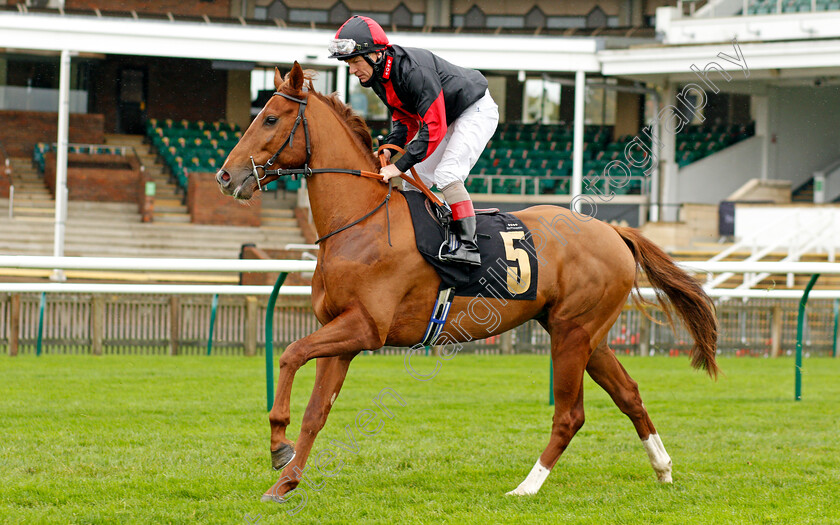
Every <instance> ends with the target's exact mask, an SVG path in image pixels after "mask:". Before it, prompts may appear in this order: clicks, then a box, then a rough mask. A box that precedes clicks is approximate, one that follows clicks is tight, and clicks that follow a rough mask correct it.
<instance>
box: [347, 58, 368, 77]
mask: <svg viewBox="0 0 840 525" xmlns="http://www.w3.org/2000/svg"><path fill="white" fill-rule="evenodd" d="M347 65H348V66H350V74H351V75H356V78H358V79H359V82H367V81H369V80H370V77H371V76H373V68H372V67H371V66H370V64H368V63H367V62H366V61H365V59H364V58H362V57H361V56H354V57H353V58H351V59H350V60H348V61H347Z"/></svg>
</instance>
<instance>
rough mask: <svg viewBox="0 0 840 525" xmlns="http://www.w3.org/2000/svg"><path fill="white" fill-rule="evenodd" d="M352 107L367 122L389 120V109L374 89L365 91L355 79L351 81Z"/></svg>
mask: <svg viewBox="0 0 840 525" xmlns="http://www.w3.org/2000/svg"><path fill="white" fill-rule="evenodd" d="M349 83H350V86H349V87H350V89H349V94H350V106H352V107H353V110H354V111H355V112H356V113H358V114H359V115H361V116H362V118H364V119H365V120H388V118H389V116H388V108H387V107H385V104H383V103H382V101H381V100H379V97H377V96H376V93H374V92H373V90H372V89H365V88H363V87H362V85H361V84H359V83H358V82H357V81H356V79H355V77H354V78H351V79H350V82H349Z"/></svg>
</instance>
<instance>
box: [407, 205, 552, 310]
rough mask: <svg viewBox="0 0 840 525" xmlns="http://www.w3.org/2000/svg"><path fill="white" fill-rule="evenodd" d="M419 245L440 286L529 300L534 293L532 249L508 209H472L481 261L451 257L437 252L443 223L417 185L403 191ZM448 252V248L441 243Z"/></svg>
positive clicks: (471, 293) (524, 229)
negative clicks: (458, 260) (476, 263)
mask: <svg viewBox="0 0 840 525" xmlns="http://www.w3.org/2000/svg"><path fill="white" fill-rule="evenodd" d="M402 193H403V195H405V199H406V201H408V208H409V210H410V211H411V220H412V222H413V223H414V236H415V238H416V239H417V249H418V250H419V251H420V254H421V255H422V256H423V258H424V259H426V261H427V262H428V263H429V264H431V265H432V266H433V267H434V269H435V271H437V273H438V275H439V276H440V279H441V283H440V290H444V289H446V288H454V289H455V290H454V293H455V295H456V296H461V297H476V296H478V295H479V294H481V296H482V297H486V298H488V299H490V298H498V299H505V300H528V301H530V300H533V299H535V298H536V297H537V276H538V275H537V270H538V266H539V265H538V264H537V261H536V260H535V259H536V257H535V254H536V251H535V249H534V242H533V240H531V236H530V235H528V228H527V227H526V226H525V225H524V224H523V223H522V221H520V220H519V219H518V218H517V217H515V216H513V215H511V214H510V213H502V212H499V211H498V210H495V211H494V212H492V213H476V230H477V235H476V244H477V245H478V249H479V251H480V252H481V266H480V267H478V266H472V265H468V264H461V263H451V262H449V261H443V260H441V259H439V258H438V255H439V253H440V251H441V245H442V244H443V243H444V229H443V226H441V224H440V223H439V222H438V220H437V218H436V217H435V214H434V211H433V210H432V205H431V203H429V201H428V199H426V196H425V195H423V194H422V193H420V192H418V191H404V192H402ZM443 250H444V253H446V248H444V249H443Z"/></svg>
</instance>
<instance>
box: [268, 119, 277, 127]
mask: <svg viewBox="0 0 840 525" xmlns="http://www.w3.org/2000/svg"><path fill="white" fill-rule="evenodd" d="M265 123H266V125H268V126H273V125H275V124H277V117H266V118H265Z"/></svg>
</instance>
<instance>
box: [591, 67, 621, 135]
mask: <svg viewBox="0 0 840 525" xmlns="http://www.w3.org/2000/svg"><path fill="white" fill-rule="evenodd" d="M604 82H605V83H607V84H616V80H615V79H614V78H609V79H605V80H604ZM615 105H616V91H615V90H614V89H608V88H591V87H588V88H586V106H585V108H584V123H586V124H595V125H599V126H612V125H613V124H615Z"/></svg>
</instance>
